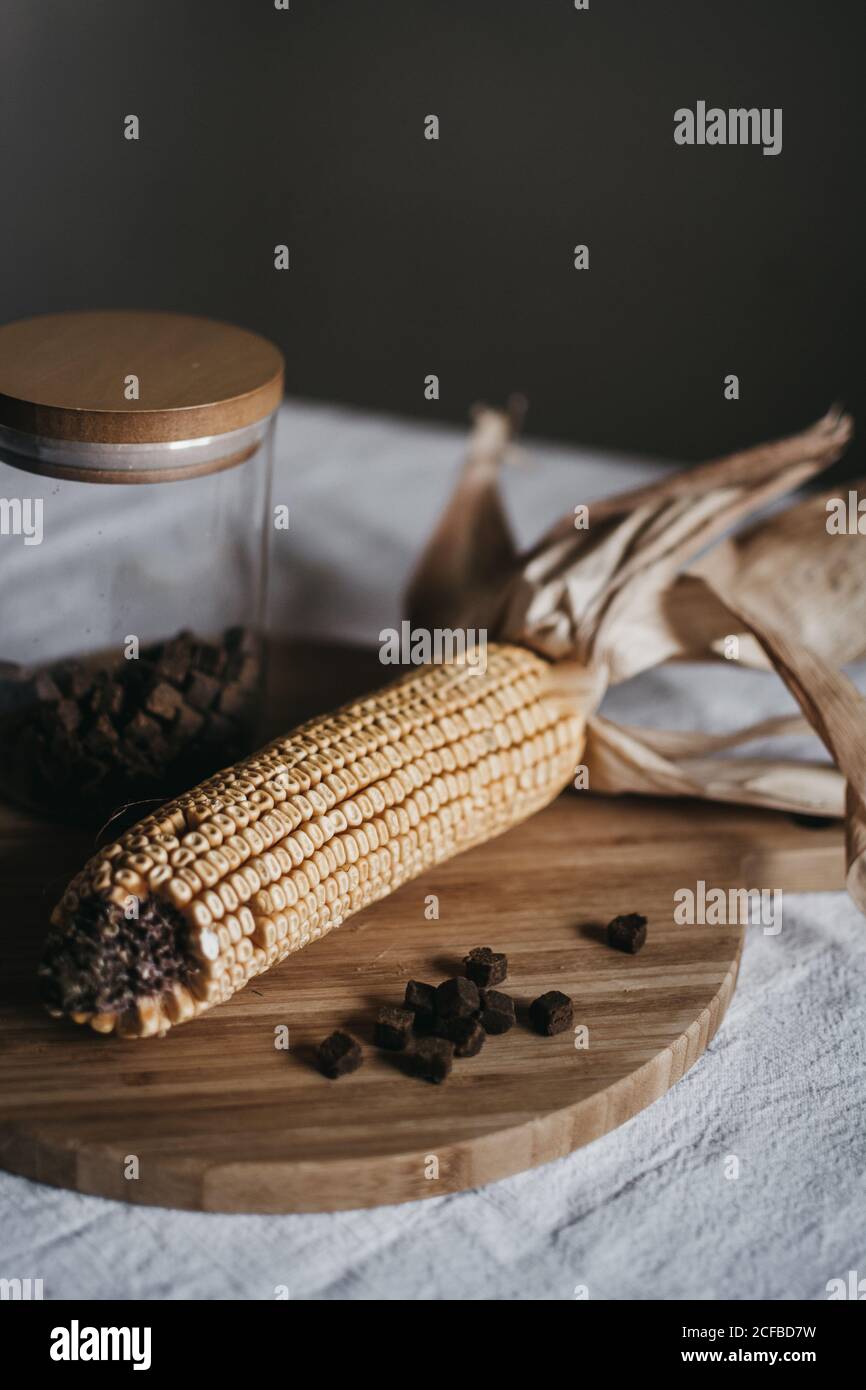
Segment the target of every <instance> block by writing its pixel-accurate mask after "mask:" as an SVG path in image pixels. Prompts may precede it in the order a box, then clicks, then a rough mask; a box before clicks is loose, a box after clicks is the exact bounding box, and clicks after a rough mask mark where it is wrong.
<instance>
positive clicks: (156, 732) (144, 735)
mask: <svg viewBox="0 0 866 1390" xmlns="http://www.w3.org/2000/svg"><path fill="white" fill-rule="evenodd" d="M126 736H127V738H131V739H134V740H135V742H136V743H138V744H141V745H143V746H148V745H151V744H154V743H156V741H157V740H158V739H159V737H160V729H159V725H158V724H157V722H156V720H155V719H151V718H150V716H149V715H147V714H144V713H143V712H142V711H141V710H136V712H135V714H134V715H133V716H132V718H131V719H130V721H129V723H128V724H127V726H126Z"/></svg>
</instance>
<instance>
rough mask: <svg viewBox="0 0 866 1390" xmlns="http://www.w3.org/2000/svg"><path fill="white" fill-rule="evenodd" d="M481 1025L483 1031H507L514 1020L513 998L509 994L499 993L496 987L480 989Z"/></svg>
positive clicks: (512, 1025) (511, 1026)
mask: <svg viewBox="0 0 866 1390" xmlns="http://www.w3.org/2000/svg"><path fill="white" fill-rule="evenodd" d="M480 998H481V1013H480V1015H479V1019H480V1023H481V1027H482V1028H483V1029H484V1031H485V1033H507V1032H508V1030H509V1028H513V1027H514V1024H515V1020H516V1013H515V1009H514V1000H513V999H512V998H511V995H510V994H500V992H499V990H498V989H482V990H481V991H480Z"/></svg>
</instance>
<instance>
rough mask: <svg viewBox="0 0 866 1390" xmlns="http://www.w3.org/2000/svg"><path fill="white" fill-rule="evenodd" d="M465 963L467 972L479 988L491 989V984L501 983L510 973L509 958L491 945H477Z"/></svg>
mask: <svg viewBox="0 0 866 1390" xmlns="http://www.w3.org/2000/svg"><path fill="white" fill-rule="evenodd" d="M463 964H464V965H465V966H466V974H467V975H468V976H469V978H470V980H474V981H475V983H476V985H478V987H479V989H489V988H490V986H491V985H501V984H502V981H503V980H504V979H505V977H506V975H507V974H508V958H507V956H504V955H502V953H501V952H500V951H493V950H491V949H490V947H489V946H476V947H475V949H474V950H473V951H470V952H469V955H468V956H466V958H465V960H464V962H463Z"/></svg>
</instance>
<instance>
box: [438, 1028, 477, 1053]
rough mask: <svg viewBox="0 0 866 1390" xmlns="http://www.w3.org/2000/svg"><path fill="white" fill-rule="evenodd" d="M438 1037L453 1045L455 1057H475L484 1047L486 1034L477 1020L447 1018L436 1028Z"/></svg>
mask: <svg viewBox="0 0 866 1390" xmlns="http://www.w3.org/2000/svg"><path fill="white" fill-rule="evenodd" d="M437 1033H438V1036H439V1037H442V1038H447V1039H448V1041H449V1042H452V1043H453V1044H454V1056H455V1057H475V1056H477V1054H478V1053H479V1052H480V1051H481V1049H482V1047H483V1046H484V1039H485V1037H486V1034H485V1032H484V1029H483V1028H482V1027H481V1024H480V1023H479V1021H478V1019H477V1018H448V1019H445V1020H444V1021H443V1022H442V1023H440V1024H439V1025H438V1027H437Z"/></svg>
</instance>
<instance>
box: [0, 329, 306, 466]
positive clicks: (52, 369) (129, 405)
mask: <svg viewBox="0 0 866 1390" xmlns="http://www.w3.org/2000/svg"><path fill="white" fill-rule="evenodd" d="M132 376H134V377H136V378H137V381H138V399H137V400H127V399H126V395H125V392H126V391H127V389H128V387H129V378H130V377H132ZM282 393H283V358H282V354H281V353H280V351H279V350H278V349H277V348H276V347H274V345H273V343H269V342H268V341H267V339H266V338H261V337H259V335H258V334H257V333H250V332H248V331H247V330H246V329H244V328H234V327H232V325H231V324H227V323H218V322H216V321H215V320H213V319H204V318H194V317H192V316H190V315H186V314H165V313H134V312H127V311H120V310H117V311H115V310H109V311H103V310H99V311H96V312H92V313H80V314H79V313H72V314H43V315H40V316H39V317H38V318H32V319H21V320H19V321H18V322H16V323H8V324H5V325H4V326H2V327H0V426H3V427H6V428H7V429H13V430H18V431H21V432H22V433H24V434H29V435H34V436H38V437H39V438H41V439H45V440H58V441H68V442H70V443H77V444H95V445H110V444H121V445H122V444H139V445H141V444H145V445H146V444H161V443H170V442H172V441H177V440H195V439H203V438H207V437H209V436H212V435H220V434H226V433H228V432H229V431H232V430H237V429H242V428H243V427H244V426H247V425H252V424H254V423H255V422H256V421H260V420H263V419H264V418H265V417H266V416H268V415H270V413H271V412H272V411H273V410H274V409H275V408H276V406H277V405H279V402H280V399H281V397H282Z"/></svg>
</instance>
